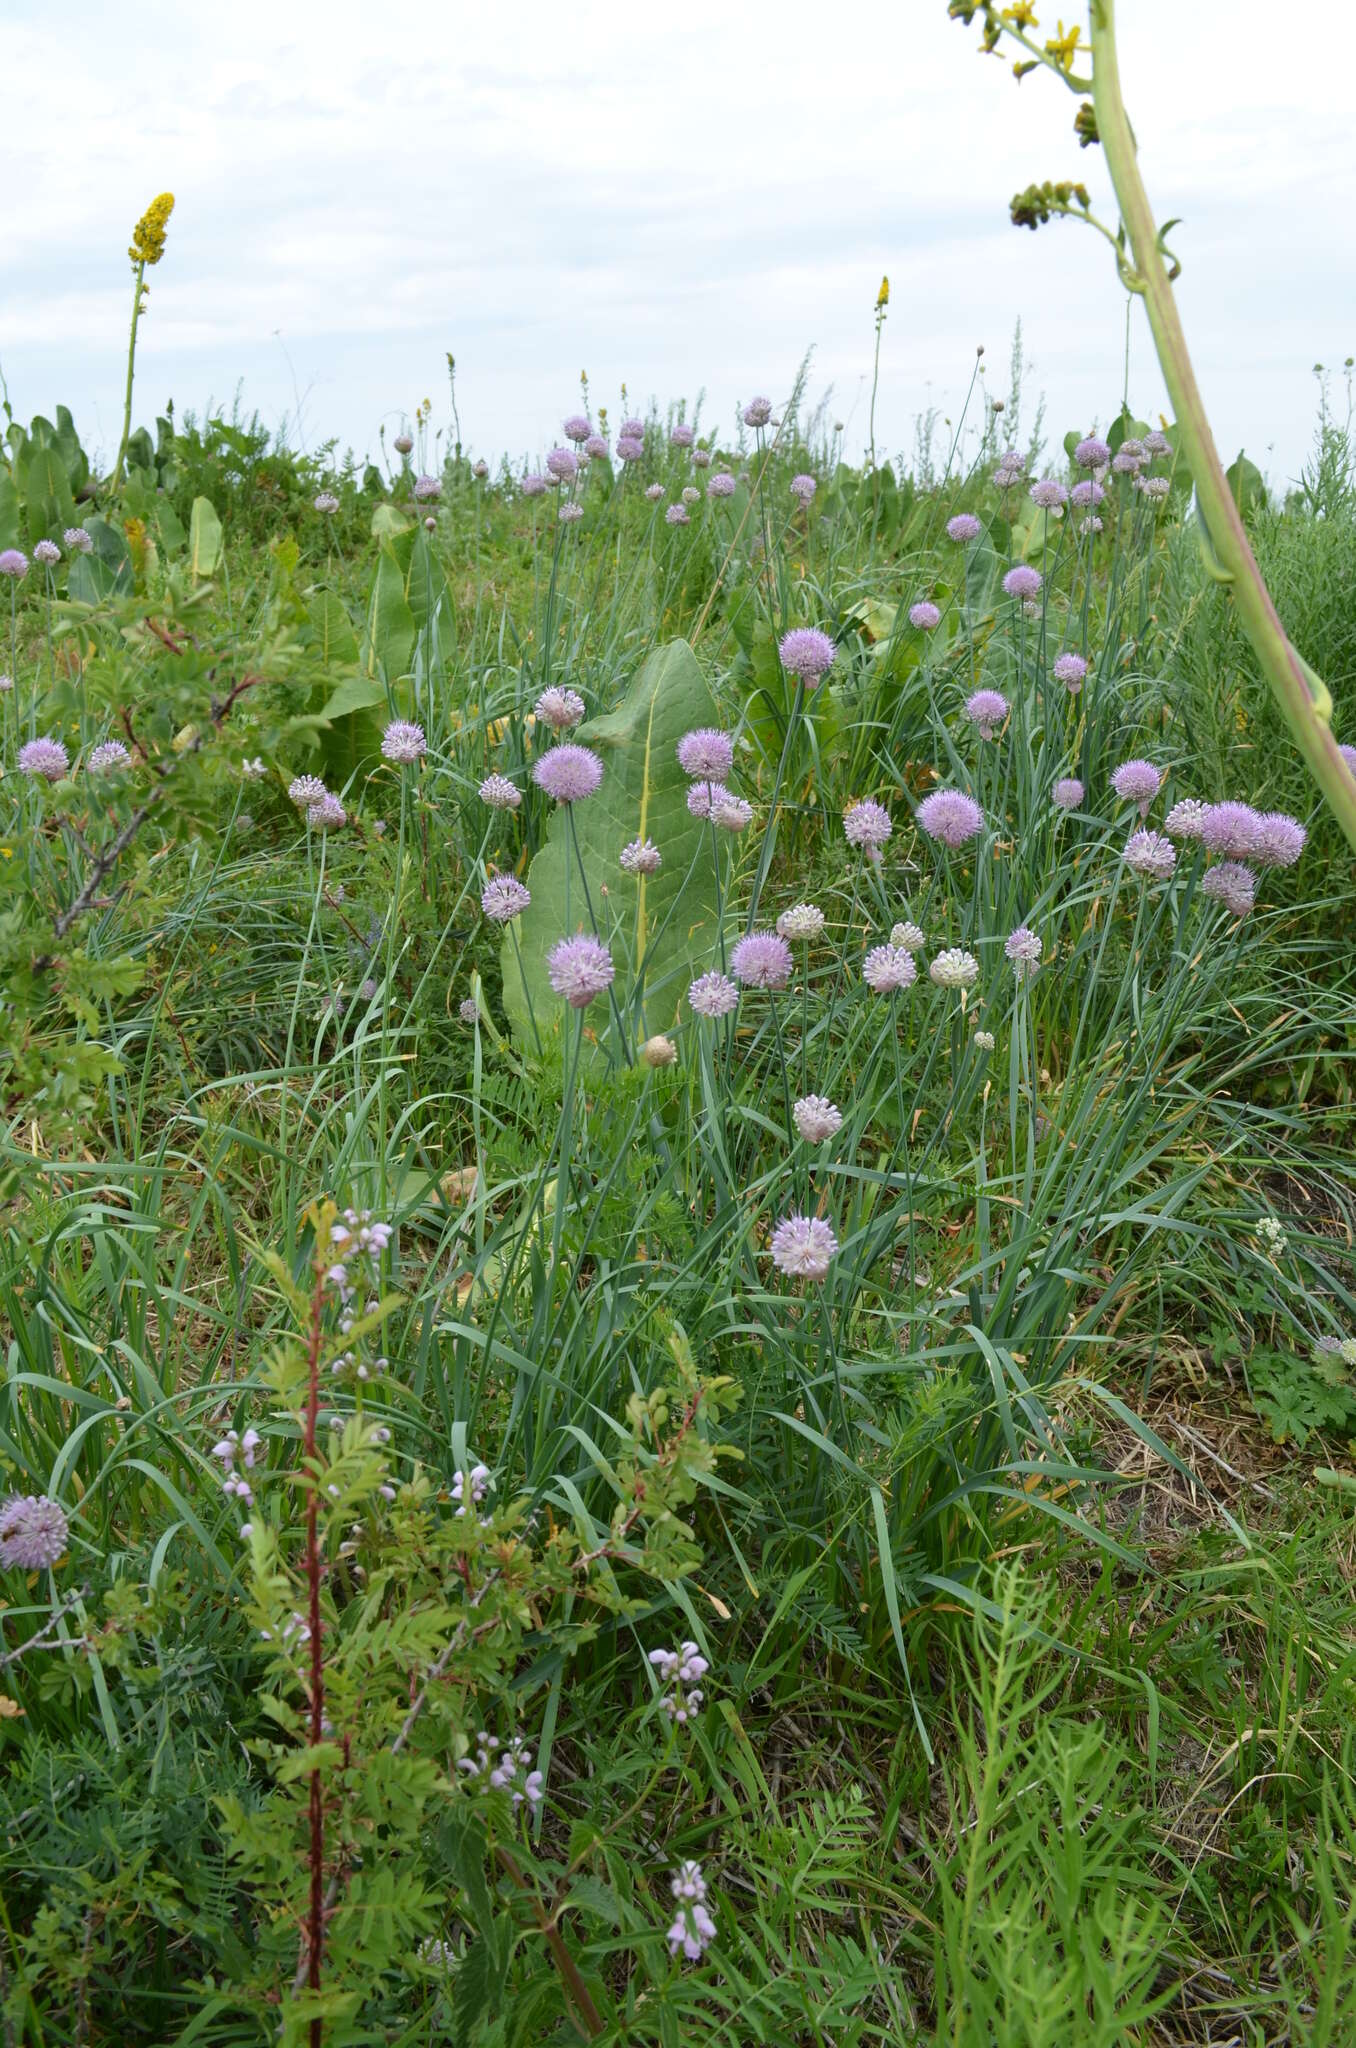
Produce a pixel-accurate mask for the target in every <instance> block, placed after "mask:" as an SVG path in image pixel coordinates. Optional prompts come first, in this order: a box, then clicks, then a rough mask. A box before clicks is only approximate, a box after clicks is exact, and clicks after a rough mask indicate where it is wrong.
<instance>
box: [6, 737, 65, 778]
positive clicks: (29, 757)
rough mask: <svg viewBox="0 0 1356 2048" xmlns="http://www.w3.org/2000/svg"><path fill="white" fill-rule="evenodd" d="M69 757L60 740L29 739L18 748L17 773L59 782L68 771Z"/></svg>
mask: <svg viewBox="0 0 1356 2048" xmlns="http://www.w3.org/2000/svg"><path fill="white" fill-rule="evenodd" d="M70 767H71V757H70V755H69V754H68V753H67V752H66V749H65V747H63V746H62V744H61V741H60V740H51V739H38V740H29V742H28V744H27V746H23V747H20V749H19V773H20V774H21V775H28V776H32V777H34V778H36V779H37V780H38V781H40V782H60V780H61V778H62V776H63V775H68V774H69V773H70Z"/></svg>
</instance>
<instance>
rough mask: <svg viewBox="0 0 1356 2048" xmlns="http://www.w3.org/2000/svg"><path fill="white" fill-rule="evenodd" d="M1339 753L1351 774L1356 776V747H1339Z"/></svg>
mask: <svg viewBox="0 0 1356 2048" xmlns="http://www.w3.org/2000/svg"><path fill="white" fill-rule="evenodd" d="M1337 751H1338V753H1339V754H1340V755H1341V756H1342V759H1343V760H1344V761H1345V762H1346V764H1347V767H1348V768H1349V769H1350V771H1351V773H1352V774H1353V775H1356V747H1339V748H1338V749H1337Z"/></svg>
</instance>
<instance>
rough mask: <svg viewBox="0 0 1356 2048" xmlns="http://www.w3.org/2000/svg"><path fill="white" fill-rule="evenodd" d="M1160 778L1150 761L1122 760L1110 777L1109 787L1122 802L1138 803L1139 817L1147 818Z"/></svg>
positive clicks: (1156, 793)
mask: <svg viewBox="0 0 1356 2048" xmlns="http://www.w3.org/2000/svg"><path fill="white" fill-rule="evenodd" d="M1161 780H1162V778H1161V776H1160V775H1159V772H1158V770H1157V769H1156V768H1155V767H1154V764H1153V762H1152V761H1139V760H1135V761H1122V762H1121V765H1120V767H1119V768H1117V769H1116V771H1115V772H1114V774H1113V775H1112V777H1111V787H1112V788H1113V789H1114V790H1115V792H1116V794H1117V796H1118V797H1119V798H1120V800H1121V802H1122V803H1123V804H1138V805H1139V814H1140V816H1141V818H1147V817H1148V815H1149V806H1150V804H1151V803H1152V802H1153V800H1154V798H1155V797H1156V796H1157V795H1158V786H1159V783H1160V781H1161Z"/></svg>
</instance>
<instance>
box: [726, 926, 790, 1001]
mask: <svg viewBox="0 0 1356 2048" xmlns="http://www.w3.org/2000/svg"><path fill="white" fill-rule="evenodd" d="M730 972H731V974H732V975H733V976H734V978H735V980H736V981H738V982H741V983H742V984H743V986H744V987H745V988H785V987H786V984H787V982H788V981H789V980H790V979H791V948H790V947H789V946H788V945H787V943H786V940H785V939H783V938H779V937H778V935H777V933H776V932H746V933H745V935H744V937H743V938H742V939H740V940H739V941H738V943H737V944H736V946H735V947H734V950H733V951H732V953H731V954H730Z"/></svg>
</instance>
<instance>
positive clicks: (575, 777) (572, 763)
mask: <svg viewBox="0 0 1356 2048" xmlns="http://www.w3.org/2000/svg"><path fill="white" fill-rule="evenodd" d="M602 779H603V764H602V761H601V759H600V757H599V756H598V755H597V754H595V753H594V751H593V749H592V748H591V747H579V746H574V745H572V744H571V743H570V742H568V741H567V742H566V743H565V744H564V745H563V746H559V747H551V748H549V749H548V751H547V752H546V753H544V754H543V755H542V756H541V757H540V759H539V760H537V761H534V762H533V764H532V780H533V781H534V782H535V783H536V785H537V787H538V789H544V790H545V791H546V794H547V795H548V796H549V797H553V798H554V799H555V801H556V802H557V803H558V804H577V803H582V802H583V800H584V798H585V797H588V796H592V795H593V793H594V791H595V790H596V789H597V787H598V785H599V783H600V782H601V781H602Z"/></svg>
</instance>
